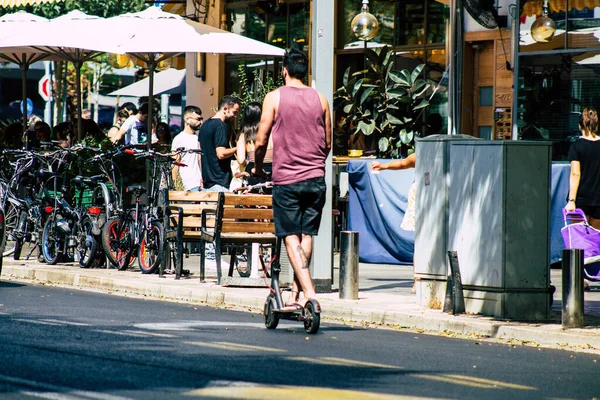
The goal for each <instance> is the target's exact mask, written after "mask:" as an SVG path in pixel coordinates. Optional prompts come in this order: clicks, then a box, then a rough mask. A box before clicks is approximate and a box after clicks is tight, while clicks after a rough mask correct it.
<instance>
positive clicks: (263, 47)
mask: <svg viewBox="0 0 600 400" xmlns="http://www.w3.org/2000/svg"><path fill="white" fill-rule="evenodd" d="M106 21H107V23H108V28H107V29H110V30H116V31H121V32H131V35H129V37H128V38H127V39H126V40H124V41H123V43H122V44H121V45H119V50H118V51H117V53H127V54H130V55H132V56H134V57H136V58H138V59H140V60H142V61H144V62H146V64H147V66H148V70H149V73H148V78H149V79H148V98H149V103H150V107H148V110H149V113H148V132H151V124H152V111H153V110H152V106H151V105H152V101H153V100H152V99H153V96H154V94H153V89H154V71H155V69H156V65H157V63H159V62H160V61H162V60H165V59H167V58H169V57H172V56H174V55H177V54H180V53H188V52H189V53H215V54H253V55H266V56H282V55H283V54H284V50H283V49H280V48H279V47H275V46H271V45H269V44H266V43H263V42H259V41H257V40H254V39H250V38H247V37H244V36H241V35H237V34H235V33H231V32H227V31H224V30H221V29H218V28H214V27H212V26H209V25H205V24H202V23H199V22H195V21H192V20H189V19H185V18H183V17H181V16H179V15H175V14H171V13H166V12H164V11H161V10H159V9H158V8H156V7H150V8H148V9H146V10H144V11H141V12H138V13H128V14H123V15H120V16H117V17H112V18H108V19H107V20H106ZM150 136H151V135H148V147H150V141H151V139H150Z"/></svg>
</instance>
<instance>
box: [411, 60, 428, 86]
mask: <svg viewBox="0 0 600 400" xmlns="http://www.w3.org/2000/svg"><path fill="white" fill-rule="evenodd" d="M424 67H425V64H421V65H417V67H416V68H415V69H413V72H412V75H411V81H412V82H414V81H416V80H417V78H418V77H419V75H421V71H423V68H424Z"/></svg>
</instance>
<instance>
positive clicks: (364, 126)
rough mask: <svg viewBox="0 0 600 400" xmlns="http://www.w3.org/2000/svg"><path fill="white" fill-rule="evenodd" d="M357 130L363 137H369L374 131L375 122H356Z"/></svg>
mask: <svg viewBox="0 0 600 400" xmlns="http://www.w3.org/2000/svg"><path fill="white" fill-rule="evenodd" d="M358 129H360V131H361V132H362V133H363V134H364V135H365V136H370V135H371V134H372V133H373V130H375V121H373V120H370V122H369V123H365V122H364V121H358Z"/></svg>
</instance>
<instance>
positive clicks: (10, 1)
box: [0, 0, 63, 7]
mask: <svg viewBox="0 0 600 400" xmlns="http://www.w3.org/2000/svg"><path fill="white" fill-rule="evenodd" d="M59 1H63V0H0V7H17V6H32V5H35V4H42V3H58V2H59Z"/></svg>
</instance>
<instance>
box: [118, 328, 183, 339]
mask: <svg viewBox="0 0 600 400" xmlns="http://www.w3.org/2000/svg"><path fill="white" fill-rule="evenodd" d="M123 332H129V333H133V334H136V335H137V334H140V335H142V336H152V337H163V338H174V337H177V336H175V335H169V334H168V333H155V332H147V331H146V332H140V331H130V330H126V331H123Z"/></svg>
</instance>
